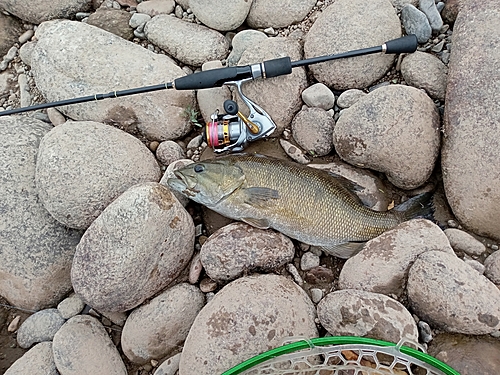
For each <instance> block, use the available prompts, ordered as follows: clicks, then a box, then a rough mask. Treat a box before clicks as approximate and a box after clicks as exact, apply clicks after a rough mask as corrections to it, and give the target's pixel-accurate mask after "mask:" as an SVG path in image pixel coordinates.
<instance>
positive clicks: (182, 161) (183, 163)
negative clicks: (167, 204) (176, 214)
mask: <svg viewBox="0 0 500 375" xmlns="http://www.w3.org/2000/svg"><path fill="white" fill-rule="evenodd" d="M192 163H194V161H192V160H191V159H179V160H177V161H174V162H173V163H170V164H169V165H168V167H167V170H166V171H165V174H164V175H163V177H162V178H161V180H160V184H162V185H163V186H165V187H166V188H169V187H168V185H167V180H168V179H169V178H171V177H174V171H175V170H177V169H179V168H183V167H185V166H187V165H189V164H192ZM172 193H173V194H174V195H175V197H176V198H177V200H178V201H179V202H180V203H181V204H182V205H183V206H184V207H186V206H187V204H188V202H189V198H187V197H185V196H184V195H182V194H181V193H179V192H177V191H173V192H172Z"/></svg>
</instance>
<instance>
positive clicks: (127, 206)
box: [71, 182, 194, 311]
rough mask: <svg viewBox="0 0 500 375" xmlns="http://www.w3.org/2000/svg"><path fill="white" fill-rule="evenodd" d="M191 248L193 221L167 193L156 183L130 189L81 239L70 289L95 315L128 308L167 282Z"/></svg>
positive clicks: (186, 262) (191, 252) (74, 261)
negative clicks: (99, 312) (93, 310)
mask: <svg viewBox="0 0 500 375" xmlns="http://www.w3.org/2000/svg"><path fill="white" fill-rule="evenodd" d="M193 247H194V224H193V220H192V218H191V216H190V215H189V214H188V213H187V211H186V210H185V209H184V207H183V206H182V205H181V204H180V203H179V201H178V200H177V199H176V198H175V197H174V195H173V194H172V193H171V192H170V190H169V189H168V188H166V187H164V186H163V185H160V184H158V183H155V182H151V183H144V184H139V185H135V186H133V187H132V188H130V189H128V190H127V191H126V192H125V193H123V194H122V195H120V196H119V197H118V198H117V199H116V200H115V201H113V203H111V204H110V205H109V206H108V207H107V208H106V209H105V210H104V211H103V212H102V213H101V215H99V217H98V218H97V219H96V220H95V221H94V222H93V223H92V225H91V226H90V227H89V228H88V229H87V231H86V232H85V234H84V235H83V237H82V239H81V241H80V243H79V244H78V246H77V248H76V252H75V257H74V260H73V267H72V268H71V281H72V282H73V288H74V289H75V292H76V293H77V294H79V295H80V296H81V297H82V299H83V300H84V301H85V302H86V303H87V304H88V305H90V306H92V307H94V308H96V309H97V310H99V311H126V310H130V309H132V308H134V307H136V306H138V305H140V304H141V303H142V302H143V301H144V300H145V299H146V298H150V297H152V296H153V295H155V294H156V293H158V292H159V291H161V290H162V289H163V288H165V287H166V286H167V285H168V284H170V283H171V282H172V281H173V280H174V279H175V278H176V277H177V276H178V275H179V273H180V272H181V271H182V270H183V269H184V268H185V267H186V265H187V264H188V262H189V260H190V259H191V256H192V255H193Z"/></svg>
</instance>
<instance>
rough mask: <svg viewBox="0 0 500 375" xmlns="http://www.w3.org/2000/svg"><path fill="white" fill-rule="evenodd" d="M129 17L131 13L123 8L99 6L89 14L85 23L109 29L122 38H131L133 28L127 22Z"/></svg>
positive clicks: (132, 36)
mask: <svg viewBox="0 0 500 375" xmlns="http://www.w3.org/2000/svg"><path fill="white" fill-rule="evenodd" d="M130 17H132V14H130V13H129V12H126V11H124V10H119V9H108V8H99V9H97V11H96V12H95V13H92V14H91V15H90V16H89V18H88V21H87V23H88V24H89V25H93V26H97V27H99V28H101V29H103V30H106V31H109V32H110V33H113V34H115V35H118V36H119V37H121V38H123V39H127V40H132V39H133V38H134V30H133V29H132V28H131V27H130V26H129V24H128V23H129V21H130Z"/></svg>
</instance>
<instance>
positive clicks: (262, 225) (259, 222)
mask: <svg viewBox="0 0 500 375" xmlns="http://www.w3.org/2000/svg"><path fill="white" fill-rule="evenodd" d="M241 221H243V222H245V223H247V224H249V225H251V226H252V227H255V228H258V229H269V228H270V224H269V222H268V221H267V220H266V219H254V218H251V217H243V218H241Z"/></svg>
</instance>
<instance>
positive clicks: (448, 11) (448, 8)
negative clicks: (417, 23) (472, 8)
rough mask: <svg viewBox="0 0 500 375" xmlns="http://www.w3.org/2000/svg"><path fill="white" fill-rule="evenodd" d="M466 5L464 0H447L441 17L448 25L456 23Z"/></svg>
mask: <svg viewBox="0 0 500 375" xmlns="http://www.w3.org/2000/svg"><path fill="white" fill-rule="evenodd" d="M464 4H465V1H464V0H446V3H445V5H444V9H443V11H442V12H441V16H442V17H443V20H444V21H445V22H446V23H451V24H452V23H454V22H455V20H456V19H457V16H458V12H460V10H461V9H462V7H463V5H464Z"/></svg>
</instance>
